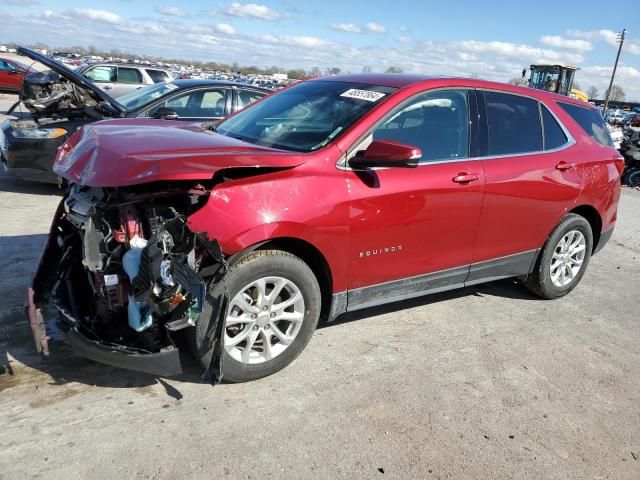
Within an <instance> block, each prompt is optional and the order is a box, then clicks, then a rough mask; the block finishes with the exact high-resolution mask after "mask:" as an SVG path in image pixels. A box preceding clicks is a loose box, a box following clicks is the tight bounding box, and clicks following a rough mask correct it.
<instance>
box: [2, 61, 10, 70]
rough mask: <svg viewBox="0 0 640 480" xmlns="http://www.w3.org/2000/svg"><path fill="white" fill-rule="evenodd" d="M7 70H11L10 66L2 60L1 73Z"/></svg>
mask: <svg viewBox="0 0 640 480" xmlns="http://www.w3.org/2000/svg"><path fill="white" fill-rule="evenodd" d="M7 70H9V66H8V64H7V62H3V61H2V60H0V71H7Z"/></svg>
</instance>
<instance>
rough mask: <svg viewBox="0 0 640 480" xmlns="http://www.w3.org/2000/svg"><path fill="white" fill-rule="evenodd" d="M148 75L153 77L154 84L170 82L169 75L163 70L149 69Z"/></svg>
mask: <svg viewBox="0 0 640 480" xmlns="http://www.w3.org/2000/svg"><path fill="white" fill-rule="evenodd" d="M147 73H148V74H149V76H150V77H151V80H153V83H162V82H166V81H167V80H169V75H167V73H166V72H163V71H162V70H149V69H147Z"/></svg>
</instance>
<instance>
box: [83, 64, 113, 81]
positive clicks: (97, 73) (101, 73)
mask: <svg viewBox="0 0 640 480" xmlns="http://www.w3.org/2000/svg"><path fill="white" fill-rule="evenodd" d="M84 76H85V77H87V78H88V79H89V80H93V81H94V82H98V83H105V82H106V83H111V82H115V81H116V67H108V66H98V67H93V68H91V69H89V70H87V72H85V74H84Z"/></svg>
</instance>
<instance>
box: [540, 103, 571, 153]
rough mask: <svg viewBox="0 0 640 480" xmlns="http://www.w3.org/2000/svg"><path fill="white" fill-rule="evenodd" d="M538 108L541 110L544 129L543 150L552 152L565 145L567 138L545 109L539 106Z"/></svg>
mask: <svg viewBox="0 0 640 480" xmlns="http://www.w3.org/2000/svg"><path fill="white" fill-rule="evenodd" d="M540 108H541V110H542V126H543V128H544V149H545V150H553V149H554V148H558V147H561V146H562V145H564V144H565V143H567V140H568V139H567V136H566V135H565V134H564V132H563V131H562V127H560V125H559V124H558V122H557V121H556V119H555V118H554V117H553V115H552V114H551V112H550V111H549V110H548V109H547V107H545V106H544V105H541V106H540Z"/></svg>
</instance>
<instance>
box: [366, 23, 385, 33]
mask: <svg viewBox="0 0 640 480" xmlns="http://www.w3.org/2000/svg"><path fill="white" fill-rule="evenodd" d="M367 30H369V31H370V32H373V33H384V32H386V31H387V27H385V26H384V25H380V24H379V23H374V22H369V23H367Z"/></svg>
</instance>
